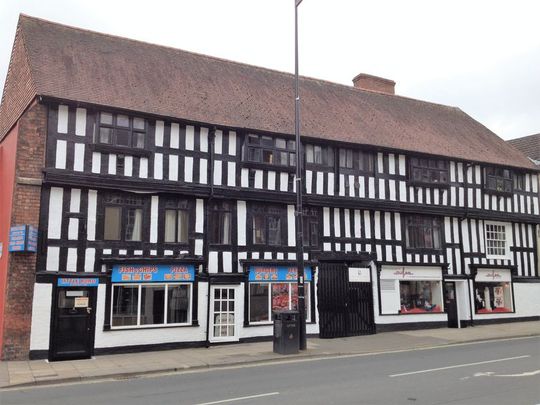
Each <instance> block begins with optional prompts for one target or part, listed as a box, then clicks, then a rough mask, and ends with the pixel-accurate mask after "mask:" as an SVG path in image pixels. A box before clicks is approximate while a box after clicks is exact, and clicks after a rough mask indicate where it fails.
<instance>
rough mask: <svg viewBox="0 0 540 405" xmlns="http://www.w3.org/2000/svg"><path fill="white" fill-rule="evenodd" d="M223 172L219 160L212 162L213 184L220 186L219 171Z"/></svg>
mask: <svg viewBox="0 0 540 405" xmlns="http://www.w3.org/2000/svg"><path fill="white" fill-rule="evenodd" d="M222 170H223V162H222V161H221V160H216V161H214V184H215V185H216V186H221V171H222Z"/></svg>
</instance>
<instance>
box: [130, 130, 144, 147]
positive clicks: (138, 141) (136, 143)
mask: <svg viewBox="0 0 540 405" xmlns="http://www.w3.org/2000/svg"><path fill="white" fill-rule="evenodd" d="M133 147H134V148H140V149H143V148H144V133H142V132H134V133H133Z"/></svg>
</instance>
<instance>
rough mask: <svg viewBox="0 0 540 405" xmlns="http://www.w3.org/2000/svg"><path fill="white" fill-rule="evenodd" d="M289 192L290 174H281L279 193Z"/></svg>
mask: <svg viewBox="0 0 540 405" xmlns="http://www.w3.org/2000/svg"><path fill="white" fill-rule="evenodd" d="M287 190H289V174H288V173H280V174H279V191H287Z"/></svg>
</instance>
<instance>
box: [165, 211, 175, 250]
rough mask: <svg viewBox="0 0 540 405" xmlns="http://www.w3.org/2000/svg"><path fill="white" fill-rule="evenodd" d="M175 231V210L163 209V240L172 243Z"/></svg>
mask: <svg viewBox="0 0 540 405" xmlns="http://www.w3.org/2000/svg"><path fill="white" fill-rule="evenodd" d="M175 233H176V211H175V210H165V242H167V243H173V242H174V241H175Z"/></svg>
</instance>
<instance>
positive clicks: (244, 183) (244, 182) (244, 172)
mask: <svg viewBox="0 0 540 405" xmlns="http://www.w3.org/2000/svg"><path fill="white" fill-rule="evenodd" d="M240 186H241V187H249V169H241V171H240Z"/></svg>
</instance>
